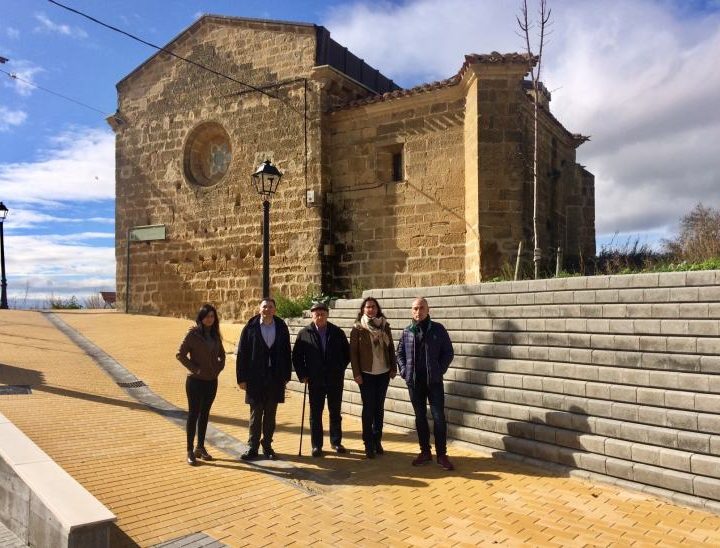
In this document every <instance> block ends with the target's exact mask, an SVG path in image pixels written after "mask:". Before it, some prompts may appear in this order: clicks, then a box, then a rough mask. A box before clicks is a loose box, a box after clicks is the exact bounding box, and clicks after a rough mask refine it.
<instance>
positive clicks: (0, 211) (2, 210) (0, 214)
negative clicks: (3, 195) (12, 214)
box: [0, 202, 8, 223]
mask: <svg viewBox="0 0 720 548" xmlns="http://www.w3.org/2000/svg"><path fill="white" fill-rule="evenodd" d="M7 214H8V208H7V207H6V206H5V204H4V203H2V202H0V223H1V222H3V221H4V220H5V217H7Z"/></svg>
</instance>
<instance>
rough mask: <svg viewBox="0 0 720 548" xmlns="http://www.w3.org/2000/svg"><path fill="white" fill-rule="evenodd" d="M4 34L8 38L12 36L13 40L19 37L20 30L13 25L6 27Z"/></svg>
mask: <svg viewBox="0 0 720 548" xmlns="http://www.w3.org/2000/svg"><path fill="white" fill-rule="evenodd" d="M5 34H6V35H7V37H8V38H12V39H13V40H17V39H18V38H20V31H19V30H18V29H16V28H13V27H7V28H6V29H5Z"/></svg>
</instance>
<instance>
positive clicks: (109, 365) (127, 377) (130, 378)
mask: <svg viewBox="0 0 720 548" xmlns="http://www.w3.org/2000/svg"><path fill="white" fill-rule="evenodd" d="M43 314H45V315H46V316H47V318H48V319H49V320H50V322H51V323H52V324H53V325H54V326H55V327H57V328H58V329H59V330H60V331H61V332H62V333H63V334H64V335H66V336H67V337H68V338H69V339H70V340H71V341H72V342H73V343H75V344H76V345H77V346H78V347H79V348H80V349H81V350H83V351H84V352H85V354H87V355H88V356H89V357H90V358H91V359H92V360H93V361H94V362H95V363H96V365H98V366H99V367H100V369H102V370H103V371H104V372H105V373H106V374H107V375H108V376H109V377H110V378H111V379H112V380H113V381H115V383H116V384H117V385H118V387H119V388H121V389H122V390H123V391H124V392H125V393H126V394H128V395H129V396H130V397H132V398H133V399H134V400H136V401H138V402H139V403H141V404H143V405H144V406H146V407H147V408H148V409H149V410H151V411H153V412H155V413H157V414H158V415H160V416H162V417H164V418H165V419H167V420H169V421H170V422H172V423H173V424H175V425H176V426H179V427H180V428H182V429H185V426H186V421H187V411H185V410H184V409H181V408H179V407H177V406H176V405H174V404H172V403H170V402H169V401H167V400H166V399H164V398H163V397H161V396H159V395H158V394H156V393H155V392H154V391H153V390H152V389H151V388H150V387H149V386H148V385H147V384H145V383H144V381H143V380H142V379H140V378H138V377H137V376H136V375H135V374H134V373H132V372H131V371H130V370H129V369H127V368H126V367H125V366H124V365H122V364H121V363H120V362H118V361H117V360H116V359H115V358H113V357H112V356H110V355H109V354H108V353H107V352H105V351H104V350H103V349H102V348H100V347H99V346H97V345H96V344H95V343H93V342H92V341H90V339H88V338H87V337H85V336H84V335H82V334H81V333H80V332H78V331H77V330H76V329H75V328H73V327H72V326H70V325H69V324H67V323H66V322H65V321H64V320H63V319H62V318H60V317H58V315H57V314H56V313H54V312H43ZM205 439H206V440H207V441H209V442H210V443H211V444H212V445H214V446H215V447H217V448H219V449H221V450H222V451H224V452H226V453H228V454H229V455H231V456H232V457H234V458H236V459H238V462H242V463H244V464H246V465H248V466H252V467H254V468H258V469H261V470H263V471H264V472H266V473H267V474H269V475H271V476H273V477H274V478H275V479H277V480H279V481H282V482H284V483H287V484H288V485H290V486H292V487H294V488H296V489H299V490H301V491H304V492H305V493H307V494H309V495H311V496H314V495H323V494H325V493H327V491H328V488H329V487H333V486H336V484H335V483H334V482H333V481H332V478H328V477H324V476H322V475H320V474H317V473H315V472H312V471H310V470H306V469H304V468H300V467H298V466H295V465H294V464H290V463H289V462H286V461H283V460H277V461H267V462H262V461H241V460H240V456H241V455H242V454H243V453H244V452H245V451H246V450H247V448H248V446H247V444H246V443H244V442H242V441H240V440H238V439H237V438H235V437H233V436H231V435H230V434H227V433H225V432H223V431H222V430H220V429H218V428H217V427H215V426H213V425H212V424H208V427H207V433H206V436H205ZM307 482H313V483H315V484H318V485H319V486H322V487H318V485H308V483H307Z"/></svg>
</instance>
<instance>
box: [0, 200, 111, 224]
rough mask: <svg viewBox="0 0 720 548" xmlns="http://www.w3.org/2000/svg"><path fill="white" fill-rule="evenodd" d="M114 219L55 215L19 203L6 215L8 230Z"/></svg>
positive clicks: (98, 222)
mask: <svg viewBox="0 0 720 548" xmlns="http://www.w3.org/2000/svg"><path fill="white" fill-rule="evenodd" d="M114 222H115V219H114V218H112V217H82V218H75V217H58V216H56V215H48V214H47V213H43V212H41V211H37V210H35V209H33V208H32V207H30V206H29V205H28V204H24V203H21V204H20V205H19V206H14V207H13V208H12V210H11V211H10V214H9V215H8V225H7V229H8V230H18V229H28V228H38V227H43V226H48V225H53V226H58V225H63V224H78V223H95V224H113V223H114Z"/></svg>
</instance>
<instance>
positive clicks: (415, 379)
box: [397, 297, 455, 470]
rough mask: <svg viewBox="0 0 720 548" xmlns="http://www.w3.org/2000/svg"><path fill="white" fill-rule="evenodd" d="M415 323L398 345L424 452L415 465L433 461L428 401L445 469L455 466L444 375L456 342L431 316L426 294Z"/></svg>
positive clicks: (439, 459)
mask: <svg viewBox="0 0 720 548" xmlns="http://www.w3.org/2000/svg"><path fill="white" fill-rule="evenodd" d="M412 318H413V321H412V323H411V324H410V325H409V326H408V327H406V328H405V329H404V330H403V333H402V335H401V336H400V342H399V343H398V347H397V363H398V368H399V369H400V376H402V378H403V379H404V380H405V382H406V383H407V386H408V391H409V392H410V401H411V402H412V406H413V410H414V411H415V427H416V428H417V434H418V441H419V442H420V454H419V455H418V456H417V457H415V459H413V461H412V464H413V466H420V465H423V464H426V463H428V462H431V461H432V453H431V452H430V429H429V427H428V422H427V404H428V402H429V403H430V412H431V413H432V417H433V426H434V428H433V434H434V435H435V451H436V453H437V463H438V464H439V465H440V466H441V467H443V468H444V469H445V470H453V469H454V468H455V467H454V466H453V464H452V463H451V462H450V459H448V456H447V422H446V420H445V388H444V386H443V375H445V373H447V370H448V367H450V363H451V362H452V361H453V358H454V356H455V354H454V352H453V347H452V342H451V341H450V336H449V335H448V332H447V330H446V329H445V327H444V326H443V325H442V324H441V323H438V322H434V321H432V320H431V319H430V307H429V305H428V302H427V300H426V299H425V298H423V297H419V298H417V299H415V300H414V301H413V303H412Z"/></svg>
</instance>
